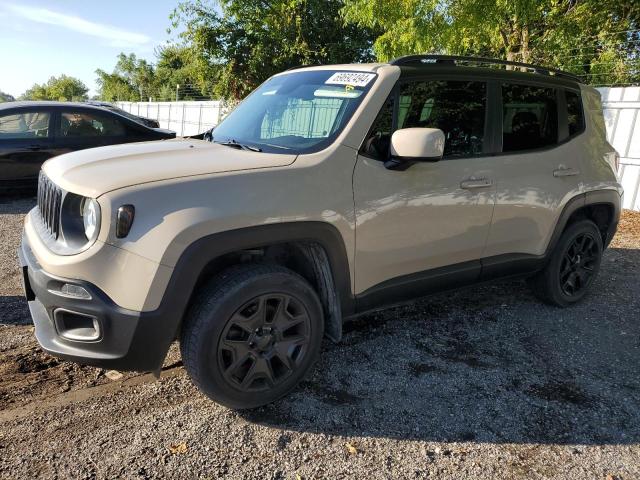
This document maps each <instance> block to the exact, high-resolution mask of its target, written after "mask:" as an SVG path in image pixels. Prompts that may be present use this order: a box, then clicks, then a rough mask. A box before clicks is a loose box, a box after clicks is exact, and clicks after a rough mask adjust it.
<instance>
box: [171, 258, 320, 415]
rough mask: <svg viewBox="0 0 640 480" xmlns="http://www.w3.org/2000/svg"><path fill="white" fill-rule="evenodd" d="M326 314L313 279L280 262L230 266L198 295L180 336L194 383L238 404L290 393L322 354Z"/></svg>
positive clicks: (217, 398)
mask: <svg viewBox="0 0 640 480" xmlns="http://www.w3.org/2000/svg"><path fill="white" fill-rule="evenodd" d="M323 330H324V319H323V314H322V306H321V304H320V300H319V299H318V296H317V295H316V293H315V292H314V290H313V289H312V287H311V285H309V283H308V282H307V281H306V280H305V279H304V278H302V277H301V276H300V275H298V274H296V273H294V272H292V271H291V270H288V269H286V268H284V267H280V266H271V265H258V264H246V265H239V266H235V267H231V268H229V269H228V270H225V271H224V272H222V273H221V274H219V275H217V276H216V277H214V278H213V279H211V281H209V282H208V283H207V284H206V285H205V286H204V287H203V288H202V289H201V290H200V292H199V293H198V295H197V297H196V300H195V302H194V303H193V305H192V307H191V308H190V310H189V312H188V314H187V317H186V319H185V322H184V324H183V329H182V332H181V335H180V351H181V353H182V360H183V363H184V365H185V368H186V370H187V373H188V374H189V376H190V377H191V379H192V381H193V382H194V383H195V385H196V386H197V387H198V388H199V389H200V390H201V391H202V392H203V393H204V394H205V395H207V396H208V397H209V398H211V399H212V400H214V401H216V402H218V403H221V404H223V405H226V406H228V407H230V408H233V409H246V408H255V407H259V406H262V405H265V404H267V403H270V402H273V401H274V400H276V399H278V398H280V397H282V396H284V395H286V394H287V393H289V392H290V391H291V390H292V389H293V388H294V387H295V386H296V385H297V384H298V382H300V380H302V378H303V377H304V376H305V374H306V373H307V372H308V371H309V370H310V368H311V367H312V366H313V364H314V363H315V361H316V360H317V358H318V356H319V353H320V346H321V343H322V336H323Z"/></svg>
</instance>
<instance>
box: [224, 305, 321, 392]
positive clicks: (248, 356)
mask: <svg viewBox="0 0 640 480" xmlns="http://www.w3.org/2000/svg"><path fill="white" fill-rule="evenodd" d="M310 333H311V327H310V320H309V314H308V313H307V311H306V309H305V308H304V305H303V304H302V302H300V301H299V300H298V299H296V298H295V297H293V296H292V295H287V294H265V295H260V296H258V297H256V298H254V299H252V300H250V301H249V302H247V303H246V304H244V305H243V306H242V307H240V308H239V309H238V311H237V312H235V313H234V314H233V316H232V317H231V318H230V319H229V320H228V321H227V325H226V326H225V328H224V330H223V332H222V336H221V338H220V342H219V345H218V364H219V365H220V368H221V371H222V376H223V377H224V379H225V380H226V381H227V382H228V383H229V384H230V385H231V386H233V387H234V388H236V389H238V390H240V391H242V392H257V391H260V390H267V389H270V388H273V387H275V386H277V385H279V384H281V383H282V382H283V381H284V380H285V379H286V378H288V377H289V376H290V375H291V374H292V373H293V372H294V371H295V370H296V368H298V367H299V366H300V364H301V363H302V360H303V359H304V356H305V355H306V354H307V351H308V349H309V335H310Z"/></svg>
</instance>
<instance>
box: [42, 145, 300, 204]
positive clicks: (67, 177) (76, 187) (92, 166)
mask: <svg viewBox="0 0 640 480" xmlns="http://www.w3.org/2000/svg"><path fill="white" fill-rule="evenodd" d="M295 159H296V156H295V155H290V154H289V155H287V154H274V153H261V152H252V151H247V150H239V149H236V148H233V147H226V146H223V145H218V144H215V143H210V142H204V141H201V140H192V139H177V140H161V141H155V142H142V143H129V144H123V145H113V146H109V147H100V148H90V149H88V150H80V151H77V152H72V153H67V154H65V155H60V156H59V157H55V158H52V159H51V160H49V161H47V162H46V163H45V164H44V165H43V167H42V169H43V170H44V172H45V173H46V174H47V176H48V177H49V178H50V179H51V180H52V181H54V182H55V183H56V184H57V185H59V186H60V187H62V188H63V189H65V190H67V191H69V192H73V193H77V194H79V195H84V196H86V197H92V198H96V197H98V196H100V195H102V194H104V193H107V192H110V191H112V190H117V189H119V188H124V187H128V186H131V185H138V184H141V183H148V182H157V181H161V180H169V179H172V178H182V177H190V176H194V175H207V174H212V173H223V172H233V171H239V170H251V169H256V168H269V167H280V166H286V165H290V164H291V163H293V162H294V161H295Z"/></svg>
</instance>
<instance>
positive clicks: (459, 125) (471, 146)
mask: <svg viewBox="0 0 640 480" xmlns="http://www.w3.org/2000/svg"><path fill="white" fill-rule="evenodd" d="M486 104H487V86H486V83H483V82H471V81H430V82H416V83H407V84H404V85H402V86H401V88H400V99H399V104H398V128H412V127H420V128H439V129H440V130H442V131H443V132H444V135H445V145H444V156H445V157H459V156H470V155H480V154H482V152H483V142H484V126H485V113H486Z"/></svg>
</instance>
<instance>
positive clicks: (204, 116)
mask: <svg viewBox="0 0 640 480" xmlns="http://www.w3.org/2000/svg"><path fill="white" fill-rule="evenodd" d="M116 105H117V106H118V107H120V108H122V109H123V110H125V111H127V112H130V113H133V114H134V115H139V116H141V117H147V118H153V119H155V120H158V122H159V123H160V127H161V128H168V129H169V130H173V131H174V132H176V133H177V134H178V135H179V136H183V135H197V134H198V133H202V132H204V131H205V130H209V129H210V128H211V127H213V126H215V125H217V124H218V123H220V120H221V119H222V117H224V115H225V114H226V111H227V108H226V104H225V103H224V102H222V101H220V100H211V101H206V102H197V101H192V102H189V101H185V102H116Z"/></svg>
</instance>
